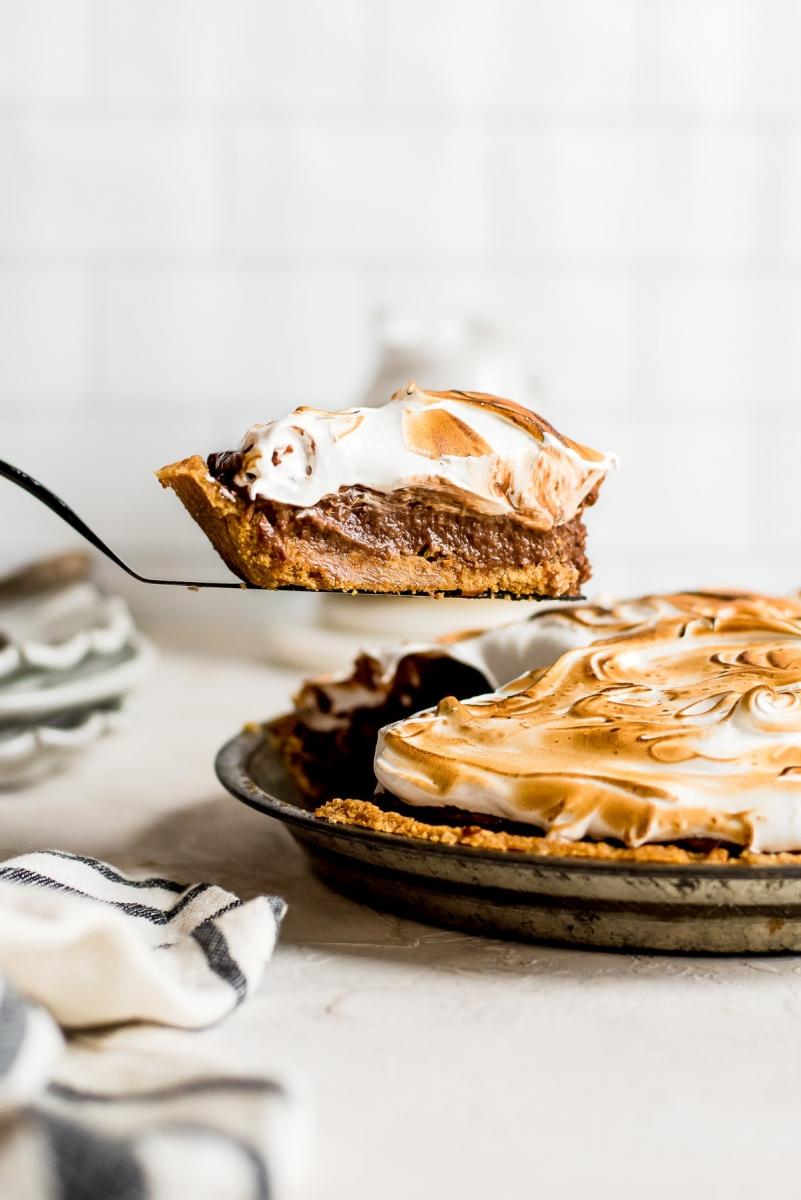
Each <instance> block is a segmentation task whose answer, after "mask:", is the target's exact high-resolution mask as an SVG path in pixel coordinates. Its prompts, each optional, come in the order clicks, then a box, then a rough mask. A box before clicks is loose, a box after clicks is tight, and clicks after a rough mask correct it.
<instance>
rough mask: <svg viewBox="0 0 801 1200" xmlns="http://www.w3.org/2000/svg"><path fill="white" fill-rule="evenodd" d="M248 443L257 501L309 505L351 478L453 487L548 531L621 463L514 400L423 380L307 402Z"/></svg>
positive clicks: (469, 501)
mask: <svg viewBox="0 0 801 1200" xmlns="http://www.w3.org/2000/svg"><path fill="white" fill-rule="evenodd" d="M242 452H243V461H242V469H241V471H240V474H239V475H238V476H237V480H236V482H237V484H238V485H239V486H240V487H243V488H246V489H247V491H248V493H249V495H250V498H251V500H257V499H259V498H263V499H269V500H275V501H279V502H282V503H285V504H294V505H298V506H301V507H308V506H310V505H314V504H317V503H318V502H319V501H320V500H321V499H322V498H323V496H328V495H332V494H335V493H336V492H338V491H339V490H340V488H345V487H354V486H360V487H365V488H369V489H372V490H374V491H378V492H385V493H386V492H393V491H398V490H400V489H403V488H416V489H420V488H422V489H427V490H431V491H444V490H447V491H449V492H451V493H455V494H456V495H457V496H458V498H459V502H460V504H461V505H463V506H468V507H470V508H473V509H477V510H479V511H481V512H486V513H515V514H517V515H518V516H521V517H523V518H525V519H526V520H527V521H529V522H530V523H531V525H532V526H533V527H534V528H536V529H541V530H548V529H552V528H554V527H555V526H557V525H562V524H564V523H565V522H566V521H569V520H572V518H573V517H575V516H576V515H577V514H578V513H579V512H580V511H581V509H582V507H583V506H584V504H585V503H586V502H587V501H588V499H589V498H590V494H591V493H592V492H593V491H594V489H596V487H597V485H598V484H599V483H600V482H601V481H602V480H603V478H604V476H605V475H606V473H607V471H609V470H610V468H611V467H612V466H613V465H614V458H613V456H611V455H604V454H600V453H599V452H598V451H596V450H591V449H589V448H588V447H586V446H582V445H580V444H579V443H578V442H574V441H571V440H570V439H569V438H565V437H563V436H562V435H561V434H560V433H557V431H556V430H555V429H554V428H553V427H552V426H551V425H549V424H548V423H547V421H544V420H543V419H542V418H541V417H538V416H537V415H536V414H535V413H532V412H530V411H529V410H528V409H526V408H523V407H522V406H521V405H518V404H515V403H514V402H513V401H511V400H503V399H500V398H499V397H496V396H489V395H485V394H484V393H481V392H425V391H423V390H422V389H420V388H418V387H417V385H416V384H415V383H410V384H409V385H408V387H406V388H403V389H402V390H401V391H399V392H396V393H395V394H394V396H392V398H391V399H390V401H389V402H388V403H387V404H385V405H383V407H381V408H354V409H346V410H344V411H341V412H326V411H323V410H321V409H314V408H298V409H296V410H295V412H293V413H291V414H290V415H289V416H288V417H285V418H283V419H282V420H278V421H270V422H269V423H267V424H265V425H255V426H253V428H252V429H251V430H249V432H248V433H247V435H246V436H245V439H244V441H243V443H242Z"/></svg>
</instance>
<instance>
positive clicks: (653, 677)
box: [279, 593, 801, 863]
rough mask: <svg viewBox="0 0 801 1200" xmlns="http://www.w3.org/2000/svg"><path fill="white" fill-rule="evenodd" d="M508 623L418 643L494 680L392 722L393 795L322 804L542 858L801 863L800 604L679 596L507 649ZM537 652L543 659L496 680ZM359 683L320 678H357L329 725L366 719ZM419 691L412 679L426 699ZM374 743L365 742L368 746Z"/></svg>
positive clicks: (392, 671) (387, 755) (586, 615)
mask: <svg viewBox="0 0 801 1200" xmlns="http://www.w3.org/2000/svg"><path fill="white" fill-rule="evenodd" d="M502 632H503V631H492V632H490V633H488V634H484V635H480V636H478V637H473V638H468V639H465V640H464V641H463V642H461V643H455V645H453V646H450V647H448V646H440V647H439V648H438V649H437V650H432V648H428V649H425V650H422V651H417V650H411V649H410V651H409V654H408V658H410V659H411V660H412V661H413V660H414V658H415V657H416V656H417V654H418V653H422V654H424V655H431V654H432V653H434V654H438V655H439V656H440V658H441V660H444V661H447V660H449V659H450V658H451V656H454V658H453V659H452V661H454V662H457V663H459V664H460V665H464V663H463V662H462V661H461V660H462V659H467V660H469V661H470V663H471V666H472V668H473V669H475V670H477V671H478V673H479V675H483V677H484V678H485V679H486V681H487V684H488V685H489V686H488V688H487V690H486V691H485V692H484V693H483V694H478V695H473V696H472V698H468V699H465V698H464V696H462V698H457V697H456V696H455V695H453V694H449V695H444V696H442V697H440V699H439V701H438V702H435V703H434V704H433V705H432V706H431V707H428V708H425V709H423V711H420V712H416V713H412V715H408V716H404V717H402V718H401V719H400V720H397V719H396V720H394V721H392V722H391V723H390V724H385V725H384V726H383V727H382V728H381V729H380V730H379V731H378V734H377V749H376V753H375V759H374V767H373V771H374V776H375V779H376V781H377V784H378V789H377V792H376V795H375V796H374V797H369V796H367V795H366V794H365V789H364V788H363V789H362V792H361V794H359V793H354V791H353V790H351V791H350V792H347V791H340V793H339V795H338V796H336V797H335V798H333V799H328V800H326V801H325V803H323V805H322V806H321V807H319V808H318V809H317V812H318V815H319V816H321V817H323V818H325V819H327V820H329V821H334V822H338V823H343V824H351V825H357V826H361V827H365V828H371V829H376V830H379V831H382V832H387V833H394V834H396V835H400V836H409V837H415V838H425V839H428V840H431V841H438V842H446V843H451V844H466V845H472V846H483V847H489V848H492V849H497V850H512V851H528V852H533V853H538V854H550V855H567V856H571V855H572V856H575V855H580V856H584V857H586V856H592V857H623V858H634V859H644V860H652V861H670V862H675V861H686V860H688V859H704V860H709V861H712V862H720V863H725V862H731V861H752V862H753V861H761V862H766V863H777V862H783V861H797V858H796V857H793V856H797V855H798V854H799V853H801V601H799V599H798V598H794V597H787V598H780V597H769V596H760V595H753V594H712V593H679V594H674V595H668V596H654V597H644V598H642V599H640V600H637V601H631V602H627V603H625V604H623V605H620V606H614V607H605V606H599V605H587V606H583V607H577V608H575V609H572V610H567V611H564V612H559V613H554V612H550V613H545V614H543V615H541V616H538V617H535V618H534V619H533V620H530V621H528V622H521V623H519V624H518V625H517V626H516V627H515V626H512V627H509V629H508V630H507V642H506V645H505V648H504V650H505V656H504V654H501V655H498V654H497V651H498V650H499V648H500V647H499V644H497V643H496V644H495V645H493V643H494V642H495V640H496V639H497V637H498V634H499V633H502ZM509 634H512V637H511V639H510V638H509ZM510 646H514V647H516V649H517V651H518V654H517V658H516V661H515V654H514V652H511V653H510ZM494 653H495V655H496V656H495V664H494V666H493V665H492V660H493V654H494ZM402 662H403V659H402V658H398V659H397V661H396V663H389V664H388V667H387V670H386V672H385V674H384V676H383V682H382V684H381V686H380V687H378V688H375V687H374V688H373V689H372V692H373V694H374V695H376V696H377V703H376V706H375V707H376V720H375V721H374V722H373V723H374V724H375V723H376V721H377V720H380V716H382V715H388V714H389V713H390V711H391V706H388V705H387V700H388V698H390V697H392V696H393V693H394V694H395V696H396V698H397V694H398V688H397V680H398V673H399V668H400V665H401V663H402ZM526 663H527V664H528V666H529V667H533V668H534V669H533V670H529V671H528V672H527V673H526V674H524V675H522V676H520V677H518V678H516V679H512V680H511V681H505V682H503V683H502V686H500V687H498V686H496V685H497V682H498V680H499V678H500V676H501V675H503V674H506V675H507V676H508V674H509V672H510V671H512V670H514V668H515V667H524V664H526ZM407 673H408V669H407ZM352 682H353V681H352V680H351V681H347V680H344V679H343V680H340V681H339V682H338V683H337V681H329V682H328V683H327V684H326V685H323V684H321V683H320V682H318V683H317V684H316V686H317V687H322V686H326V687H327V689H328V695H329V697H332V696H333V697H334V698H336V697H337V691H336V690H334V691H333V692H332V690H331V689H332V688H333V689H336V688H337V687H338V688H339V692H338V700H339V702H338V703H337V702H336V700H334V702H333V703H332V704H331V710H332V716H333V717H334V724H332V726H331V727H330V729H329V733H331V734H334V733H335V732H336V726H337V724H338V728H339V736H340V737H341V731H342V729H343V728H349V729H350V730H351V731H352V730H354V729H355V726H354V725H353V724H350V723H349V720H348V715H347V714H348V712H349V711H351V712H354V713H355V712H356V711H357V710H358V709H359V707H361V708H362V709H363V708H364V703H363V701H364V696H363V695H362V696H361V697H357V696H356V694H355V693H354V692H352V691H351V693H350V695H351V699H352V700H353V701H354V703H353V704H352V705H351V706H350V709H349V706H348V703H347V702H346V701H345V696H346V695H347V694H348V692H347V687H349V686H351V685H352ZM490 688H494V690H490ZM311 696H312V692H310V691H309V685H307V688H306V689H304V692H302V693H301V697H304V700H303V702H302V703H300V704H299V705H298V707H297V709H296V714H295V716H294V728H293V730H292V736H293V737H294V739H295V748H294V761H295V764H296V765H297V761H298V759H297V746H298V745H303V746H305V749H306V753H307V754H309V753H310V752H311V748H312V746H313V742H312V741H310V740H308V739H307V738H306V734H305V729H306V728H311V727H312V725H313V724H314V721H313V713H312V711H311V708H312V706H311ZM418 698H419V694H418V695H415V694H414V692H413V691H412V693H411V694H410V696H409V709H410V710H411V709H413V708H414V706H415V704H416V701H417V699H418ZM325 707H326V705H325V702H322V703H321V704H319V705H318V708H319V709H320V711H321V712H322V710H324V709H325ZM334 710H338V711H334ZM316 732H317V735H318V737H319V736H320V735H321V734H322V732H323V731H322V730H320V729H318V730H317V731H316ZM279 736H280V734H279ZM283 744H284V746H285V753H287V752H288V753H289V755H290V758H292V757H293V748H292V747H291V746H289V745H288V743H287V741H286V738H284V742H283ZM319 744H320V743H318V746H319ZM353 744H354V746H355V745H357V744H358V737H357V738H356V740H355V741H354V743H353ZM368 746H369V739H367V738H365V739H364V740H363V741H362V750H363V751H367V750H368ZM360 765H363V760H360ZM308 774H309V771H308V765H307V764H306V765H305V775H306V777H307V778H308ZM319 795H320V793H319V791H318V793H317V796H318V798H319Z"/></svg>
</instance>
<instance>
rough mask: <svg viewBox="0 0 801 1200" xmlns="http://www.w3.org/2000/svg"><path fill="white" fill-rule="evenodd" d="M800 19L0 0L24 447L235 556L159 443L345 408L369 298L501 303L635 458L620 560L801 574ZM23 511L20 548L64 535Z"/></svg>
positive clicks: (125, 520)
mask: <svg viewBox="0 0 801 1200" xmlns="http://www.w3.org/2000/svg"><path fill="white" fill-rule="evenodd" d="M799 44H801V9H799V6H798V4H797V3H795V0H407V3H405V4H397V3H390V2H389V0H336V3H333V2H331V0H293V3H292V4H286V3H278V0H4V3H3V4H2V5H0V454H1V455H2V456H3V457H7V458H9V459H11V460H12V461H15V460H16V461H19V463H20V465H22V466H26V467H27V468H28V469H30V470H32V471H33V472H34V473H38V474H40V475H41V476H42V477H43V478H45V479H46V480H48V481H50V482H52V483H53V485H54V486H55V487H57V488H59V489H61V490H62V491H63V493H64V495H65V496H66V497H67V498H68V499H71V500H72V501H73V502H74V503H75V504H76V505H77V506H78V507H79V508H80V509H81V510H82V511H84V513H85V515H86V516H87V518H89V519H91V520H92V521H96V522H97V524H98V527H99V528H100V529H101V531H102V532H104V533H105V534H106V535H107V536H108V537H109V538H110V539H111V540H113V541H115V543H118V544H119V546H120V548H121V549H123V550H127V551H129V552H130V553H132V554H134V555H135V556H138V559H139V561H141V562H143V563H144V564H145V565H147V564H151V565H152V564H156V563H158V562H161V563H171V564H175V563H178V562H180V561H182V560H188V561H189V562H190V564H192V563H193V564H194V565H195V567H196V568H197V569H198V570H203V569H211V568H212V564H211V559H210V553H209V552H208V551H207V549H206V547H205V544H204V543H203V540H202V538H201V537H200V535H198V534H196V533H195V531H194V528H193V527H192V526H191V524H190V523H189V521H188V520H185V519H184V517H183V514H182V513H181V511H180V509H179V508H178V505H177V503H176V502H175V501H174V499H173V498H172V497H169V496H167V495H165V494H162V493H161V491H160V489H159V488H158V486H157V485H156V483H155V481H154V480H153V477H152V474H151V470H152V468H154V467H156V466H159V465H160V464H161V463H162V462H165V461H168V460H170V459H171V458H175V457H179V456H181V455H183V454H184V453H187V452H190V451H194V450H208V449H212V448H216V447H218V446H221V445H223V444H226V443H230V442H231V441H233V440H234V439H235V438H236V437H238V436H239V434H240V433H241V431H242V430H243V428H244V427H245V426H246V425H247V424H248V423H249V422H250V421H252V420H254V419H261V418H264V417H266V416H269V415H272V414H275V413H277V412H279V411H280V410H281V409H282V408H285V407H288V406H293V405H295V404H297V403H304V402H306V403H309V402H311V403H327V404H342V403H347V402H350V401H352V400H353V399H354V398H357V397H358V395H359V393H360V389H361V388H362V387H363V386H364V384H365V383H366V381H367V379H368V377H369V375H370V373H371V371H372V369H373V366H374V355H375V347H374V345H373V324H372V320H371V316H372V313H373V311H374V310H375V309H376V308H377V307H379V306H384V305H386V304H388V303H392V302H396V303H400V304H401V305H402V306H404V307H406V308H408V309H411V310H412V311H414V312H419V313H423V314H430V315H431V316H432V317H435V316H437V315H438V314H440V313H443V312H457V313H466V314H471V313H473V314H480V315H483V316H485V317H488V318H490V319H492V320H493V321H495V322H497V323H499V324H501V325H504V326H506V327H508V328H509V329H510V330H511V331H512V332H514V333H515V334H516V335H517V336H518V338H519V339H520V341H521V342H522V344H523V345H524V347H525V352H526V355H527V359H528V368H529V370H530V371H531V373H532V374H533V375H535V376H536V377H537V378H538V379H539V380H540V381H541V385H542V389H543V393H544V400H543V406H544V407H545V408H546V410H547V413H548V415H549V416H551V417H552V418H553V419H554V420H555V421H556V423H557V424H559V423H560V422H561V423H563V424H564V426H565V427H566V428H567V429H568V431H569V432H574V433H575V434H576V436H579V437H582V438H584V439H585V440H588V441H593V440H596V441H597V442H598V443H599V444H601V445H603V446H604V447H613V448H617V449H618V450H619V451H620V454H621V471H620V474H619V475H618V477H617V478H616V479H615V480H614V481H612V482H611V483H610V484H609V485H608V487H607V489H606V495H605V496H604V498H603V499H602V501H601V503H600V504H599V505H598V509H597V511H596V512H595V513H593V514H592V516H591V527H592V531H593V538H592V541H593V551H594V559H595V562H596V577H597V582H598V584H599V585H608V586H619V587H626V588H631V589H636V588H639V587H651V586H673V585H675V584H676V583H677V582H684V583H693V582H702V581H703V580H708V581H710V582H720V583H723V582H729V583H736V582H738V581H740V582H745V583H751V584H753V585H755V586H759V585H762V586H775V587H789V586H791V585H792V584H793V583H798V582H800V581H801V568H799V570H798V572H797V573H796V568H795V566H794V563H795V561H796V557H798V559H799V561H801V555H798V556H797V555H796V545H797V542H798V540H799V535H798V534H797V532H796V531H797V530H798V528H799V524H800V522H799V517H801V511H799V504H801V502H799V501H797V500H796V494H797V491H798V489H797V486H796V479H795V476H796V474H797V472H796V470H795V463H796V461H797V457H798V447H799V443H800V442H801V336H800V335H801V221H800V220H799V213H801V73H800V72H799V70H798V47H799ZM398 382H399V383H400V382H402V381H400V380H399V381H398ZM459 382H460V383H461V384H462V385H464V384H466V383H469V381H459ZM0 503H1V504H2V510H0V511H2V515H3V527H4V533H5V537H4V552H3V553H4V557H6V558H13V557H19V556H21V555H22V554H23V553H24V552H34V551H35V550H37V549H44V548H47V547H50V546H55V545H57V544H58V543H59V542H60V541H61V539H62V536H63V535H62V532H61V530H60V528H59V527H58V526H56V525H55V523H54V520H53V518H52V517H50V516H49V515H48V514H46V513H43V512H39V511H38V510H36V509H35V508H34V506H33V505H32V503H31V502H30V501H28V500H26V499H24V498H23V497H18V496H16V495H15V494H12V492H11V489H10V488H8V487H7V486H5V485H0Z"/></svg>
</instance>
